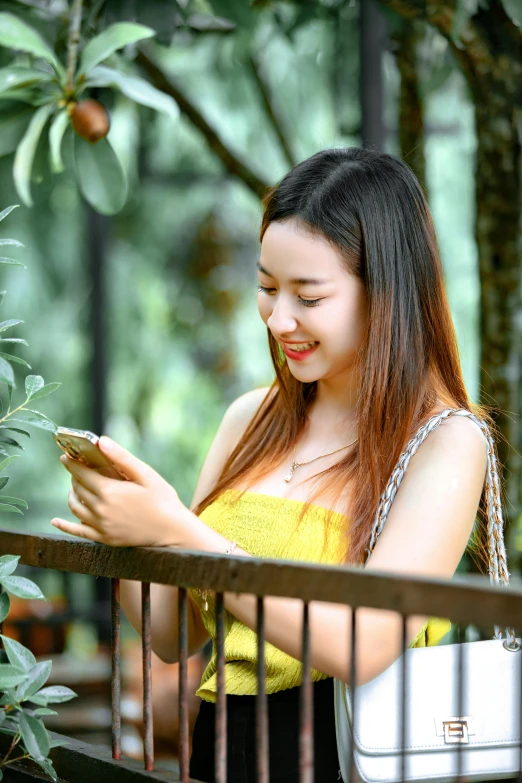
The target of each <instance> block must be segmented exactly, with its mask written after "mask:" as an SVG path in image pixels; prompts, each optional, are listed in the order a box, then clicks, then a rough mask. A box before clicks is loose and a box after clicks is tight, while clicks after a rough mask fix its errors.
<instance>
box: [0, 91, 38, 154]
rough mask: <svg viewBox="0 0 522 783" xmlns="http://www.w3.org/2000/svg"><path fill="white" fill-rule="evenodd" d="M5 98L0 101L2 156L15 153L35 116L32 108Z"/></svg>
mask: <svg viewBox="0 0 522 783" xmlns="http://www.w3.org/2000/svg"><path fill="white" fill-rule="evenodd" d="M4 98H5V96H4V95H3V96H2V100H1V101H0V107H1V111H0V156H2V155H10V154H11V152H14V151H15V149H16V148H17V146H18V144H19V143H20V141H21V139H22V137H23V135H24V133H25V132H26V130H27V126H28V125H29V120H30V119H31V116H32V114H33V108H32V106H27V105H25V104H23V103H20V102H19V101H8V100H4Z"/></svg>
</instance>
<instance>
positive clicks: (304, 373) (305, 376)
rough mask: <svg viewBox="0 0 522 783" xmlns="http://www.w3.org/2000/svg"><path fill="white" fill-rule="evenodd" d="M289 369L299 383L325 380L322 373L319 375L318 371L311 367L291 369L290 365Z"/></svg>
mask: <svg viewBox="0 0 522 783" xmlns="http://www.w3.org/2000/svg"><path fill="white" fill-rule="evenodd" d="M288 369H289V370H290V372H291V373H292V375H293V376H294V378H295V379H296V380H297V381H301V383H314V381H320V380H321V378H323V377H324V376H323V374H322V373H318V372H317V370H314V369H312V368H311V367H291V366H290V364H289V365H288Z"/></svg>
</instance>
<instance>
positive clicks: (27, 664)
mask: <svg viewBox="0 0 522 783" xmlns="http://www.w3.org/2000/svg"><path fill="white" fill-rule="evenodd" d="M0 639H2V641H3V643H4V650H5V651H6V653H7V657H8V658H9V663H10V664H12V665H13V666H17V667H18V669H21V670H22V671H24V672H29V671H31V669H32V668H33V667H34V666H36V658H35V657H34V655H33V654H32V652H31V651H30V650H28V649H27V647H24V646H23V644H20V642H17V641H16V640H15V639H11V638H10V637H9V636H4V635H3V634H0Z"/></svg>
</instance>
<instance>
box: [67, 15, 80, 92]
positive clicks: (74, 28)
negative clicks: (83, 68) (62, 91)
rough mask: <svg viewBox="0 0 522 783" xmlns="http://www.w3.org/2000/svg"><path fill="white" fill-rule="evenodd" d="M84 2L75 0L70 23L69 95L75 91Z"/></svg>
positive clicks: (68, 44) (68, 57)
mask: <svg viewBox="0 0 522 783" xmlns="http://www.w3.org/2000/svg"><path fill="white" fill-rule="evenodd" d="M82 4H83V0H73V4H72V8H71V17H70V22H69V34H68V37H67V85H66V89H67V92H68V93H69V94H71V93H72V92H73V90H74V74H75V72H76V60H77V58H78V44H79V43H80V27H81V24H82Z"/></svg>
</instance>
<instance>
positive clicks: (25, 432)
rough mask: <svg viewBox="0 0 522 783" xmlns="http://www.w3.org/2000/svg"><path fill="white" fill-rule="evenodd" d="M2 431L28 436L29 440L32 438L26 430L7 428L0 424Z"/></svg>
mask: <svg viewBox="0 0 522 783" xmlns="http://www.w3.org/2000/svg"><path fill="white" fill-rule="evenodd" d="M0 430H12V431H13V432H18V433H20V435H26V436H27V437H28V438H30V437H31V434H30V433H29V432H27V431H26V430H20V429H18V427H6V425H5V424H0Z"/></svg>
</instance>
